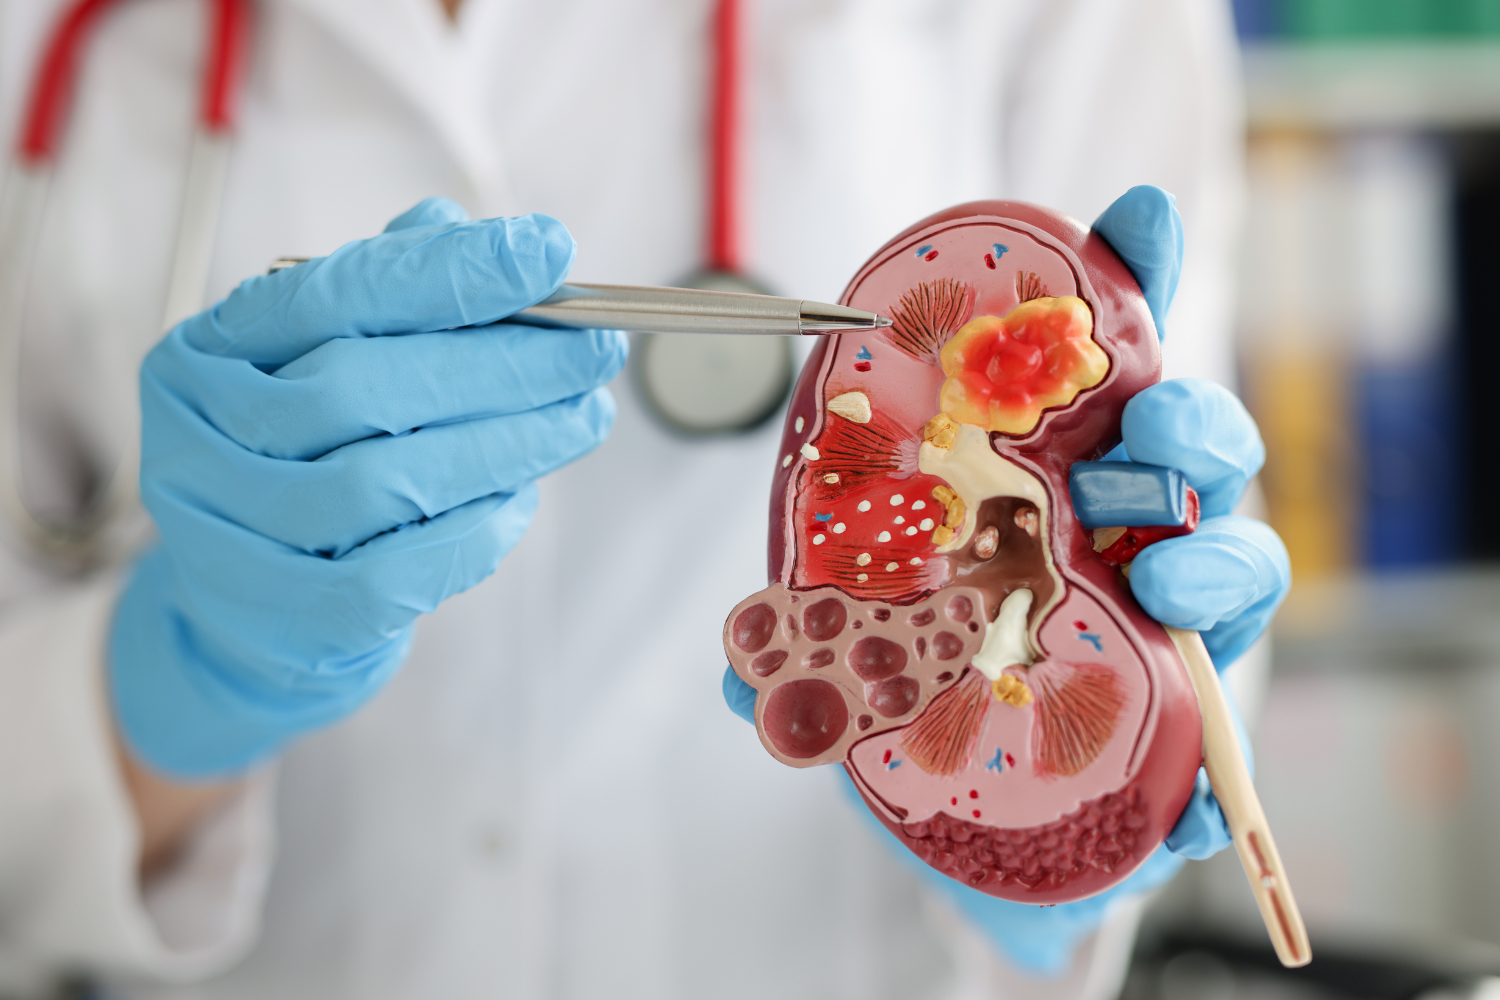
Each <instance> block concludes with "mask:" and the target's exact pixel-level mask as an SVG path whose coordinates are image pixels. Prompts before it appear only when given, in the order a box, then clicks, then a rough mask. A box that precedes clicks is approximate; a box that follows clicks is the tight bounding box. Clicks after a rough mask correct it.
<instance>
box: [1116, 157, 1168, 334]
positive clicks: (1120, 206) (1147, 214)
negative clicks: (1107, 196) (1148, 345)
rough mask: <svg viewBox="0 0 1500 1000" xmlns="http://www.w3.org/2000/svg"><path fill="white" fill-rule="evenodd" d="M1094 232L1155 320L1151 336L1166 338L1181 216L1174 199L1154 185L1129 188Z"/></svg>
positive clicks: (1117, 199)
mask: <svg viewBox="0 0 1500 1000" xmlns="http://www.w3.org/2000/svg"><path fill="white" fill-rule="evenodd" d="M1094 232H1096V233H1098V234H1099V235H1100V236H1103V237H1104V241H1105V242H1106V243H1108V244H1109V245H1110V247H1111V248H1112V249H1113V250H1114V252H1115V253H1117V254H1119V255H1120V259H1121V260H1123V261H1124V262H1125V266H1126V267H1128V268H1130V273H1131V274H1133V275H1135V281H1136V284H1138V285H1140V286H1141V294H1142V295H1144V296H1145V298H1146V305H1147V306H1148V307H1149V308H1150V309H1151V318H1152V319H1154V320H1155V321H1156V336H1157V337H1158V338H1161V337H1165V336H1166V334H1167V323H1166V320H1167V310H1168V309H1169V308H1170V307H1171V305H1172V299H1173V297H1174V296H1175V295H1176V294H1177V281H1178V279H1179V278H1181V277H1182V245H1183V239H1182V216H1181V215H1179V214H1178V213H1177V199H1176V198H1174V197H1172V196H1171V195H1170V194H1168V193H1167V192H1165V191H1163V190H1162V189H1161V188H1159V187H1153V186H1152V185H1150V184H1141V185H1139V186H1137V187H1133V188H1131V189H1130V190H1129V191H1126V192H1125V193H1124V194H1122V195H1120V197H1118V198H1116V199H1115V201H1114V204H1112V205H1110V206H1109V207H1108V208H1106V209H1105V210H1104V214H1103V215H1101V216H1099V218H1097V219H1095V220H1094Z"/></svg>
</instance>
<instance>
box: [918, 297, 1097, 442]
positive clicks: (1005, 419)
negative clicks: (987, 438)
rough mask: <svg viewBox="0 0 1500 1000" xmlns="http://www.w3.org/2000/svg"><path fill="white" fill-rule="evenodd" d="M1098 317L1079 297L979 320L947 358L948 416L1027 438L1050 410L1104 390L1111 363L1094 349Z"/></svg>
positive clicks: (946, 350) (944, 403) (956, 338)
mask: <svg viewBox="0 0 1500 1000" xmlns="http://www.w3.org/2000/svg"><path fill="white" fill-rule="evenodd" d="M1093 327H1094V317H1093V313H1092V312H1090V310H1089V307H1088V304H1087V303H1085V302H1084V301H1083V300H1082V299H1080V298H1078V297H1077V296H1073V295H1065V296H1058V297H1050V296H1044V297H1042V298H1035V299H1031V300H1030V301H1028V302H1022V303H1021V304H1020V305H1018V306H1016V307H1015V308H1014V309H1012V310H1011V311H1010V312H1008V313H1006V314H1005V315H1004V316H976V317H974V318H973V319H971V320H970V321H969V322H967V323H965V324H964V325H963V327H961V328H960V329H959V331H958V332H957V333H956V334H954V335H953V337H952V339H950V340H949V341H948V342H947V343H946V344H944V345H943V349H942V351H941V354H940V360H941V362H942V366H943V374H945V375H946V376H947V379H946V380H945V381H944V382H943V386H942V389H941V390H940V391H939V394H938V404H939V406H940V407H941V409H942V411H943V412H944V413H945V414H947V415H948V416H950V417H952V418H953V419H954V420H957V421H959V422H960V423H966V424H978V425H979V426H981V427H983V428H985V429H986V430H990V431H999V432H1001V433H1003V434H1017V435H1018V434H1025V433H1027V432H1028V431H1030V430H1031V429H1032V428H1034V427H1036V425H1037V422H1038V421H1040V420H1041V417H1042V411H1044V410H1047V409H1049V408H1051V407H1056V406H1066V405H1067V404H1069V403H1071V402H1072V401H1073V400H1074V398H1076V397H1077V396H1078V394H1079V393H1080V392H1082V391H1083V390H1085V389H1088V388H1091V387H1093V386H1096V385H1098V384H1099V383H1100V382H1101V381H1103V380H1104V376H1105V375H1106V374H1107V373H1108V372H1109V357H1108V356H1107V355H1106V354H1105V353H1104V351H1103V350H1102V349H1101V348H1100V347H1099V345H1098V344H1096V343H1094V339H1093Z"/></svg>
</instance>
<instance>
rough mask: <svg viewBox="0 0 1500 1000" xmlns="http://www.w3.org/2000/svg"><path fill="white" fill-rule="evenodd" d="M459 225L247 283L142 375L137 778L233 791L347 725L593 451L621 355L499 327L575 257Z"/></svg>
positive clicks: (443, 224)
mask: <svg viewBox="0 0 1500 1000" xmlns="http://www.w3.org/2000/svg"><path fill="white" fill-rule="evenodd" d="M464 219H465V216H464V214H463V212H462V210H461V209H459V208H458V206H457V205H455V204H453V203H452V202H449V201H445V200H440V199H429V200H428V201H425V202H423V203H421V204H420V205H418V206H416V207H415V208H413V209H412V210H411V211H409V212H407V213H405V214H403V215H402V216H400V217H399V218H397V219H396V220H395V221H394V222H392V223H391V224H390V226H388V227H387V229H386V232H385V233H384V234H382V235H381V236H378V237H375V238H373V239H369V240H364V241H360V242H356V243H351V244H349V245H347V246H345V247H343V248H341V249H339V250H338V251H336V252H335V253H333V254H331V255H330V256H328V257H326V258H321V259H317V260H313V261H310V262H308V263H306V264H302V265H300V266H298V267H296V268H292V269H290V270H287V271H283V272H280V273H278V274H274V275H269V276H266V277H260V278H252V279H250V280H249V281H246V282H245V283H244V284H242V285H241V286H240V287H239V288H238V289H236V290H235V291H234V292H233V293H231V294H230V296H229V297H228V298H226V299H225V300H224V301H223V302H221V303H219V304H218V305H217V306H215V307H213V308H212V309H209V310H207V311H205V312H203V313H200V314H198V315H197V316H194V317H192V318H190V319H188V320H186V321H185V322H183V323H181V324H180V325H179V326H177V327H176V328H175V329H173V330H172V331H171V332H170V333H169V334H168V335H167V336H166V337H165V338H164V339H163V340H162V341H161V343H159V344H158V345H157V346H156V348H155V349H153V350H152V352H151V353H150V355H149V356H148V357H147V359H146V362H145V364H144V365H143V367H142V371H141V402H142V414H143V428H142V461H141V494H142V498H143V500H144V502H145V504H146V507H147V508H148V509H149V510H150V512H151V514H152V516H153V517H154V519H155V521H156V524H157V526H158V528H159V530H160V533H161V543H160V545H158V546H157V547H156V548H154V549H152V550H151V551H150V552H148V553H147V554H146V555H145V556H144V557H143V558H142V559H141V560H140V562H139V563H138V564H137V566H136V567H135V570H134V573H133V575H132V576H131V579H130V582H129V584H128V586H127V589H126V591H125V594H124V596H123V598H122V599H121V602H120V605H119V608H118V611H117V614H116V618H115V623H114V628H113V633H112V636H111V643H110V688H111V692H112V696H113V702H114V706H115V710H116V715H117V717H118V720H119V724H120V727H121V729H122V730H123V735H124V738H125V740H126V742H127V743H128V745H129V746H130V748H131V749H132V750H133V751H134V752H135V753H136V754H137V755H138V756H139V757H141V758H142V759H144V760H145V761H146V762H148V763H149V764H151V765H152V766H153V767H155V768H156V769H158V770H160V771H162V772H164V773H166V774H168V775H172V776H176V777H190V778H197V777H218V776H226V775H233V774H236V773H239V772H242V771H243V770H244V769H246V768H247V767H249V766H251V765H253V764H255V763H256V762H258V761H261V760H263V759H265V758H267V757H268V756H270V755H272V754H275V753H276V752H277V751H278V750H279V749H281V748H282V747H283V746H284V745H285V744H286V743H287V742H288V741H289V740H290V739H292V738H293V737H295V736H296V735H297V734H299V733H302V732H305V731H307V730H310V729H313V728H316V727H319V726H323V725H327V724H329V723H331V722H334V721H336V720H338V719H339V718H342V717H343V716H345V715H347V714H348V713H350V712H352V711H354V710H355V709H356V708H357V707H359V706H360V705H361V704H363V703H364V702H365V701H366V700H367V699H368V698H369V697H371V696H372V695H373V694H374V693H375V692H376V691H377V690H379V689H380V687H381V686H382V685H383V684H384V683H385V682H386V681H387V680H389V678H390V677H391V675H392V674H393V673H394V672H395V670H396V669H397V668H398V667H399V666H400V664H401V662H402V660H403V658H404V657H405V655H406V651H407V649H408V647H409V646H410V643H411V636H412V623H413V621H414V620H415V619H416V617H417V616H418V615H419V614H422V613H423V612H429V611H432V610H433V609H434V608H436V607H437V606H438V604H439V603H441V602H442V601H443V600H445V599H446V598H448V597H450V596H452V595H453V594H456V593H459V592H460V591H463V590H466V589H468V588H470V587H472V586H474V585H475V584H477V583H478V582H479V581H481V580H483V579H484V578H485V577H486V576H488V575H490V574H491V573H492V572H494V570H495V568H496V566H497V565H498V563H499V561H500V559H501V558H502V557H503V556H504V555H505V554H506V552H508V551H509V550H510V548H511V547H512V546H514V545H515V543H516V541H517V540H518V539H519V538H520V536H521V534H522V533H523V532H524V531H525V530H526V527H527V525H528V524H529V522H530V519H531V516H532V512H533V511H534V509H535V507H536V503H537V491H536V485H535V481H536V480H537V479H538V478H539V477H541V476H543V475H545V474H547V473H548V472H550V471H552V470H554V469H556V468H558V467H559V466H562V465H565V464H566V463H568V462H571V461H573V460H574V459H576V458H578V457H580V456H582V455H584V454H586V453H588V452H589V451H590V450H592V449H593V448H594V447H596V446H597V445H598V444H599V443H600V442H601V441H602V440H603V439H604V437H605V436H606V435H607V434H608V433H609V430H610V427H611V425H612V423H613V420H614V413H615V410H614V402H613V400H612V399H611V398H610V395H609V393H608V391H607V390H605V389H604V388H602V386H603V385H604V383H606V382H608V381H609V380H610V379H611V378H613V377H614V376H615V375H616V374H617V373H618V372H619V371H620V368H621V367H622V366H623V364H624V362H625V357H626V353H627V349H628V348H627V342H626V340H625V338H624V336H623V335H622V334H620V333H617V332H614V331H584V332H579V331H556V330H543V329H539V328H535V327H529V326H523V325H517V324H511V323H499V322H497V321H499V320H502V319H504V318H505V317H507V316H510V315H512V314H513V313H515V312H516V311H517V310H519V309H522V308H524V307H526V306H529V305H532V304H534V303H536V302H538V301H540V300H542V299H544V298H546V297H547V296H548V295H549V294H551V292H552V291H553V290H554V289H555V288H556V287H557V286H558V285H559V284H561V282H562V281H563V279H564V277H565V276H566V275H567V273H568V270H569V268H570V267H571V266H572V263H573V257H574V252H575V247H574V243H573V240H572V237H571V236H569V234H568V232H567V230H566V229H564V228H563V226H562V225H561V224H560V223H558V222H556V221H555V220H553V219H550V218H547V217H545V216H525V217H521V218H516V219H490V220H483V221H477V222H466V221H464ZM455 328H464V329H455Z"/></svg>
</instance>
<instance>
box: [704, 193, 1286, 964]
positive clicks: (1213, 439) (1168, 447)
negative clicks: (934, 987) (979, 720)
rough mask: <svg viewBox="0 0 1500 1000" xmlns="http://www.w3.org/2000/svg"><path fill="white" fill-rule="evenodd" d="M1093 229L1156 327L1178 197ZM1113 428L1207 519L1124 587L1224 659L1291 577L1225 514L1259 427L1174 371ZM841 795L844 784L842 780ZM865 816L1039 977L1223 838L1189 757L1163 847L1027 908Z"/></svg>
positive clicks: (1175, 234) (1253, 532) (1177, 250)
mask: <svg viewBox="0 0 1500 1000" xmlns="http://www.w3.org/2000/svg"><path fill="white" fill-rule="evenodd" d="M1094 229H1095V230H1096V231H1097V232H1098V233H1099V234H1100V235H1101V236H1103V237H1104V238H1105V240H1106V241H1108V243H1109V244H1110V246H1111V247H1112V248H1113V249H1114V250H1115V252H1116V253H1117V254H1119V256H1120V258H1121V259H1122V260H1124V262H1125V264H1126V266H1128V267H1129V268H1130V271H1131V273H1132V274H1133V275H1134V276H1135V279H1136V282H1137V283H1138V284H1139V285H1140V287H1141V292H1142V294H1143V295H1144V296H1145V298H1146V303H1147V305H1148V306H1149V307H1150V310H1151V315H1152V318H1153V319H1154V320H1155V323H1156V330H1157V335H1158V336H1162V335H1163V334H1164V331H1165V328H1166V327H1165V318H1166V314H1167V310H1168V308H1169V307H1170V305H1171V302H1172V298H1173V296H1174V294H1175V293H1176V291H1177V282H1178V279H1179V278H1180V276H1181V274H1182V249H1183V231H1182V219H1181V216H1179V215H1178V212H1177V205H1176V199H1174V198H1173V197H1172V196H1171V195H1170V194H1168V193H1167V192H1165V191H1163V190H1161V189H1160V188H1156V187H1151V186H1147V185H1142V186H1140V187H1135V188H1131V189H1130V190H1129V191H1127V192H1126V193H1125V194H1124V195H1122V196H1121V197H1120V198H1119V199H1117V200H1116V201H1115V202H1114V204H1112V205H1110V207H1109V208H1108V209H1106V210H1105V211H1104V213H1103V214H1102V215H1100V216H1099V218H1098V220H1097V221H1096V222H1095V223H1094ZM1122 436H1123V438H1124V443H1123V444H1122V445H1121V446H1120V447H1119V448H1116V449H1115V450H1114V451H1112V452H1111V453H1110V454H1109V455H1107V456H1105V457H1106V459H1107V460H1110V461H1130V460H1135V461H1139V462H1145V463H1148V464H1151V465H1161V466H1166V467H1169V468H1175V469H1178V470H1179V471H1181V472H1182V473H1183V475H1184V476H1185V477H1186V479H1187V481H1188V485H1190V486H1192V487H1193V488H1194V489H1195V490H1196V491H1197V492H1198V494H1199V499H1200V501H1201V502H1202V504H1203V514H1204V518H1205V520H1204V521H1203V523H1202V524H1201V525H1200V527H1199V529H1198V531H1197V532H1195V533H1194V534H1192V535H1188V536H1184V537H1181V538H1174V539H1168V540H1166V541H1162V542H1158V543H1156V544H1155V545H1152V546H1150V547H1148V548H1147V549H1146V550H1145V551H1144V552H1143V553H1142V554H1141V555H1140V556H1139V557H1137V558H1136V560H1135V561H1134V563H1133V564H1132V566H1131V575H1130V582H1131V590H1132V592H1133V593H1134V594H1135V597H1136V599H1137V600H1138V601H1140V603H1141V606H1142V607H1144V608H1145V609H1146V611H1147V612H1148V613H1149V614H1151V615H1152V616H1153V617H1155V618H1156V619H1158V620H1159V621H1163V622H1166V623H1167V624H1170V625H1176V626H1179V627H1181V628H1195V629H1198V630H1200V631H1202V632H1203V633H1204V636H1203V638H1204V642H1205V644H1206V645H1207V646H1208V649H1209V652H1210V654H1211V655H1212V656H1213V658H1214V664H1215V666H1217V667H1218V668H1219V669H1220V670H1223V669H1224V668H1225V667H1226V666H1228V665H1229V664H1230V663H1232V662H1233V661H1234V660H1235V659H1236V658H1238V657H1239V655H1240V654H1241V653H1243V652H1244V651H1245V649H1247V648H1248V647H1249V646H1250V644H1251V643H1252V642H1254V641H1255V639H1256V638H1258V637H1259V636H1260V634H1261V633H1262V632H1263V631H1264V630H1265V628H1266V626H1267V625H1268V624H1269V622H1270V619H1271V616H1272V614H1273V613H1274V612H1275V609H1276V607H1277V605H1279V604H1280V602H1281V600H1282V598H1284V597H1285V596H1286V592H1287V589H1288V588H1289V587H1290V586H1291V570H1290V564H1289V562H1288V560H1287V555H1286V549H1285V547H1284V546H1283V545H1282V544H1281V540H1280V539H1279V538H1278V537H1277V536H1276V533H1275V532H1274V531H1272V530H1271V529H1270V528H1269V527H1268V526H1266V525H1264V524H1261V523H1260V522H1257V521H1253V520H1251V519H1249V518H1240V517H1233V516H1230V515H1229V511H1230V510H1232V509H1233V507H1234V506H1235V504H1236V503H1238V502H1239V499H1240V495H1241V494H1242V493H1243V492H1244V489H1245V486H1246V485H1247V484H1248V483H1249V481H1250V480H1251V478H1253V477H1254V475H1255V474H1256V473H1257V472H1258V471H1259V470H1260V467H1261V464H1262V463H1263V462H1264V461H1265V446H1264V445H1263V444H1262V443H1261V439H1260V433H1259V431H1258V430H1257V429H1256V427H1255V422H1254V420H1252V419H1251V417H1250V414H1249V413H1248V412H1247V411H1246V410H1245V408H1244V406H1243V405H1241V404H1240V402H1239V400H1238V399H1236V398H1235V397H1234V395H1233V394H1232V393H1230V392H1229V391H1228V390H1227V389H1224V388H1223V387H1222V386H1218V385H1216V384H1214V383H1212V382H1206V381H1204V380H1201V379H1177V380H1174V381H1171V382H1165V383H1162V384H1160V385H1156V386H1153V387H1151V388H1149V389H1147V390H1145V391H1144V392H1141V393H1139V394H1138V395H1137V396H1136V397H1135V399H1133V400H1131V402H1130V403H1129V404H1128V405H1127V406H1126V408H1125V414H1124V419H1123V421H1122ZM723 689H724V698H725V701H726V702H727V703H728V704H729V707H730V709H731V710H732V711H733V712H734V713H735V714H736V715H739V716H740V717H741V718H743V719H745V720H747V721H750V722H752V723H753V721H754V719H755V689H754V688H752V687H750V686H749V685H748V684H746V683H745V682H744V681H742V680H740V679H739V677H738V676H736V675H735V673H734V670H733V669H732V668H729V669H726V670H725V673H724V680H723ZM1230 709H1231V711H1233V710H1234V704H1233V702H1232V700H1231V703H1230ZM1235 725H1236V728H1237V729H1238V730H1239V733H1240V743H1241V746H1243V747H1244V748H1245V749H1246V753H1247V756H1248V752H1249V745H1250V744H1249V739H1248V737H1247V735H1246V734H1245V730H1244V726H1243V725H1242V724H1241V723H1240V720H1239V718H1238V714H1237V713H1235ZM850 792H851V794H854V793H853V787H852V785H850ZM860 811H861V812H862V813H867V812H868V810H865V809H864V808H863V807H861V810H860ZM870 822H871V824H872V826H873V827H874V828H876V829H878V830H879V835H880V836H882V837H885V838H887V839H888V841H889V843H890V844H891V845H892V848H893V849H894V850H896V854H897V856H898V857H901V858H902V859H903V861H904V862H905V863H907V864H910V865H912V866H913V867H914V870H915V871H917V872H919V873H920V874H921V875H922V876H923V877H924V878H925V879H927V880H928V882H929V884H930V885H932V886H933V887H934V888H936V889H937V890H938V891H939V892H941V893H942V894H943V895H944V896H946V897H947V898H948V899H949V900H951V901H952V903H953V904H954V906H955V907H956V908H957V909H958V910H959V911H960V912H962V913H963V914H964V915H965V916H966V917H967V918H968V919H969V920H970V921H971V922H972V923H973V924H974V926H976V927H978V928H980V929H981V930H983V931H984V932H985V933H986V934H987V935H988V936H989V938H990V939H991V941H992V942H993V943H994V944H995V945H996V947H997V948H999V949H1000V950H1001V951H1003V952H1004V953H1005V954H1006V955H1007V956H1008V957H1009V958H1010V959H1011V960H1012V961H1013V962H1015V963H1016V964H1017V965H1019V966H1021V967H1023V968H1027V969H1030V970H1033V971H1035V972H1040V973H1048V974H1055V973H1060V972H1062V971H1064V970H1065V969H1066V968H1067V965H1068V962H1069V959H1070V957H1071V955H1072V952H1073V948H1074V946H1075V945H1076V943H1077V942H1078V941H1079V940H1080V939H1081V938H1083V937H1084V936H1086V935H1087V934H1089V933H1091V932H1092V931H1093V930H1094V929H1095V928H1096V927H1097V926H1098V925H1099V922H1100V921H1101V920H1102V919H1103V917H1104V912H1105V910H1106V908H1107V907H1108V906H1109V904H1110V903H1111V901H1113V900H1115V899H1117V898H1120V897H1122V896H1129V895H1133V894H1136V893H1141V892H1146V891H1149V890H1151V889H1154V888H1156V887H1157V886H1159V885H1162V884H1163V883H1165V882H1166V881H1168V880H1169V879H1170V878H1171V877H1172V876H1173V875H1175V874H1176V873H1177V871H1178V869H1179V868H1181V866H1182V863H1183V862H1182V858H1184V857H1186V858H1207V857H1210V856H1212V855H1213V854H1216V853H1218V852H1219V851H1220V850H1223V849H1224V848H1225V847H1227V846H1229V844H1230V843H1231V840H1230V837H1229V832H1228V828H1227V826H1226V824H1225V822H1224V816H1223V813H1222V811H1221V810H1220V809H1219V804H1218V803H1217V802H1216V801H1215V800H1214V797H1213V793H1212V792H1211V791H1210V790H1209V786H1208V777H1207V775H1206V774H1205V773H1204V772H1203V769H1202V768H1200V769H1199V771H1198V780H1197V785H1196V787H1195V789H1194V793H1193V796H1192V798H1191V799H1190V800H1189V803H1188V805H1187V808H1185V809H1184V810H1183V813H1182V816H1181V817H1180V818H1179V820H1178V822H1177V825H1176V826H1175V827H1174V828H1173V830H1172V833H1171V835H1170V836H1168V837H1167V841H1166V844H1165V846H1164V847H1163V848H1161V849H1159V850H1157V852H1156V853H1155V854H1153V855H1152V856H1151V857H1150V858H1148V859H1147V861H1146V862H1145V864H1143V865H1142V866H1141V867H1140V868H1139V869H1138V870H1137V871H1136V872H1135V873H1134V874H1132V875H1131V876H1130V877H1129V878H1128V879H1126V880H1125V881H1124V882H1122V883H1120V884H1119V885H1117V886H1115V887H1114V888H1112V889H1110V890H1108V891H1106V892H1103V893H1100V894H1099V895H1097V896H1092V897H1090V898H1088V899H1082V900H1078V901H1076V902H1072V903H1063V904H1059V905H1057V906H1050V907H1036V906H1031V905H1028V904H1024V903H1012V902H1009V901H1006V900H1001V899H996V898H994V897H993V896H988V895H986V894H984V893H981V892H979V891H977V890H975V889H972V888H970V887H968V886H966V885H963V884H961V883H959V882H956V881H954V880H953V879H950V878H947V877H946V876H943V875H940V874H938V873H937V872H936V871H934V870H933V869H932V868H930V867H929V866H927V865H926V864H923V863H922V862H921V860H920V859H918V858H917V857H916V856H915V855H913V854H912V853H911V852H910V851H907V850H905V849H904V848H901V846H900V843H899V842H898V841H897V840H896V839H895V837H894V836H892V835H891V834H890V832H889V831H887V830H886V829H885V827H883V826H881V825H880V824H879V823H878V822H876V821H875V820H874V817H870Z"/></svg>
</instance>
